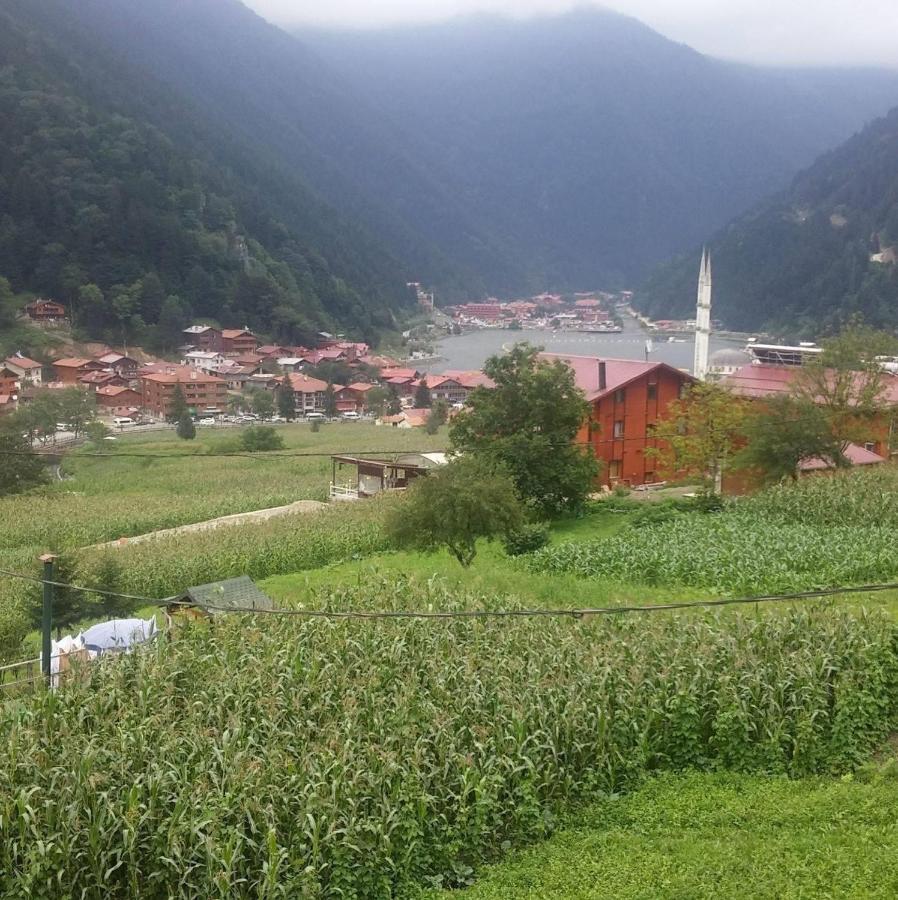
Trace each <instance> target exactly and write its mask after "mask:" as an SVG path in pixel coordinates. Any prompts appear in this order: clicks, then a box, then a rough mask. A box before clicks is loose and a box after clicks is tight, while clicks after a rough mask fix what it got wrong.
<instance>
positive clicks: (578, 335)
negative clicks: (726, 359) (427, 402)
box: [418, 320, 745, 373]
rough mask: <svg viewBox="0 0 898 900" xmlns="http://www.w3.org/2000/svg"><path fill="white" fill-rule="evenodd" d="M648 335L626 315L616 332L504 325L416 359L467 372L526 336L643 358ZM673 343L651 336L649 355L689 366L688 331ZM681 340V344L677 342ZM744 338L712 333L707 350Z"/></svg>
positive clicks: (560, 346)
mask: <svg viewBox="0 0 898 900" xmlns="http://www.w3.org/2000/svg"><path fill="white" fill-rule="evenodd" d="M647 337H648V334H647V332H645V331H643V330H642V329H641V328H640V327H639V325H638V324H637V323H635V322H634V321H633V320H626V321H625V325H624V330H623V331H622V332H621V333H619V334H583V333H582V332H576V331H558V332H551V331H535V330H527V329H524V330H522V331H509V330H506V329H504V328H496V329H484V330H482V331H472V332H469V333H468V334H460V335H453V336H451V337H447V338H444V339H443V340H442V341H440V342H439V344H437V353H438V354H439V355H440V356H441V357H442V359H439V360H433V361H432V362H421V363H418V368H419V369H424V370H426V371H428V372H434V373H440V372H445V371H446V370H447V369H459V370H462V371H469V370H473V369H480V368H482V367H483V364H484V362H485V361H486V359H487V358H488V357H490V356H495V355H496V354H497V353H501V352H502V349H503V347H511V345H512V344H514V343H516V342H518V341H528V342H529V343H531V344H534V345H536V346H538V347H543V348H545V349H546V350H547V351H548V352H550V353H569V354H571V355H572V356H573V355H577V356H598V357H603V358H605V359H639V360H644V359H645V342H646V338H647ZM676 337H677V342H675V343H670V342H668V340H667V338H666V337H653V338H652V343H653V345H654V348H653V350H652V352H651V353H650V354H649V359H650V360H651V361H654V362H665V363H668V364H669V365H671V366H674V367H675V368H677V369H689V370H690V371H691V370H692V362H693V357H694V354H695V341H694V339H693V338H692V337H691V336H686V335H683V336H682V337H681V336H679V335H677V336H676ZM680 341H682V343H680ZM744 346H745V341H744V340H743V341H733V340H728V339H725V338H717V337H715V336H714V335H712V336H711V353H713V352H714V351H715V350H720V349H721V348H723V347H740V348H741V347H744Z"/></svg>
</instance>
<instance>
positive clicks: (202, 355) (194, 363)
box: [181, 350, 225, 373]
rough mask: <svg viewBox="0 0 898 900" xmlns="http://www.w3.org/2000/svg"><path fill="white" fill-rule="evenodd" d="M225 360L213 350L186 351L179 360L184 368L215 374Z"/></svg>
mask: <svg viewBox="0 0 898 900" xmlns="http://www.w3.org/2000/svg"><path fill="white" fill-rule="evenodd" d="M224 361H225V358H224V357H223V356H222V355H221V354H220V353H216V352H215V351H214V350H188V351H187V352H186V353H185V354H184V358H183V359H182V360H181V364H182V365H184V366H190V367H191V368H193V369H199V370H200V371H202V372H209V373H212V372H215V371H216V370H217V369H218V368H220V367H221V365H222V364H223V363H224Z"/></svg>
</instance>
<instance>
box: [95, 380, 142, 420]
mask: <svg viewBox="0 0 898 900" xmlns="http://www.w3.org/2000/svg"><path fill="white" fill-rule="evenodd" d="M96 398H97V408H98V409H99V410H100V411H101V412H102V413H105V414H106V415H107V416H129V415H131V413H133V412H135V411H136V410H138V409H140V407H141V406H143V397H142V396H141V395H140V394H139V393H138V392H137V391H135V390H133V389H132V388H129V387H123V386H121V385H108V386H106V387H99V388H97V391H96Z"/></svg>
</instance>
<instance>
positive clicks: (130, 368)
mask: <svg viewBox="0 0 898 900" xmlns="http://www.w3.org/2000/svg"><path fill="white" fill-rule="evenodd" d="M96 360H97V362H101V363H103V365H104V366H106V368H108V369H112V371H113V372H115V374H116V375H121V376H122V377H123V378H133V377H134V376H135V375H136V374H137V367H138V365H139V363H138V362H137V360H136V359H132V358H131V357H130V356H125V354H124V353H116V352H114V351H112V352H110V353H104V354H103V355H102V356H98V357H96Z"/></svg>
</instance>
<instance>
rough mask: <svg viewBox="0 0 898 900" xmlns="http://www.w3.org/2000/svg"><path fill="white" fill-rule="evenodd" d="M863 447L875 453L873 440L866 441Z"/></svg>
mask: <svg viewBox="0 0 898 900" xmlns="http://www.w3.org/2000/svg"><path fill="white" fill-rule="evenodd" d="M864 449H865V450H869V451H870V452H871V453H876V444H875V442H874V441H867V442H866V443H865V444H864Z"/></svg>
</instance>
